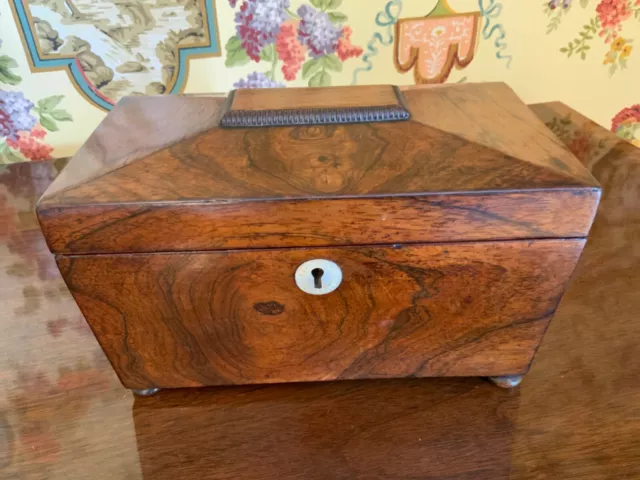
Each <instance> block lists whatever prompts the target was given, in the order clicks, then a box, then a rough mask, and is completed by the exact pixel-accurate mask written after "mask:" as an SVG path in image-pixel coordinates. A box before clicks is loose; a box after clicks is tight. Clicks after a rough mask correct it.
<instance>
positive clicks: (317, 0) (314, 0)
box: [311, 0, 325, 9]
mask: <svg viewBox="0 0 640 480" xmlns="http://www.w3.org/2000/svg"><path fill="white" fill-rule="evenodd" d="M311 5H313V6H314V7H316V8H319V9H323V8H324V5H325V0H311Z"/></svg>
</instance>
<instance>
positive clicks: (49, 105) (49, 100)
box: [38, 95, 64, 112]
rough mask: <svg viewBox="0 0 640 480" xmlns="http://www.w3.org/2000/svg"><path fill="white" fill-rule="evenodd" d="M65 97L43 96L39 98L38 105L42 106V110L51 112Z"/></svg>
mask: <svg viewBox="0 0 640 480" xmlns="http://www.w3.org/2000/svg"><path fill="white" fill-rule="evenodd" d="M63 98H64V95H52V96H50V97H45V98H42V99H40V100H38V107H40V110H41V111H43V112H50V111H51V110H53V109H54V108H56V107H57V106H58V104H59V103H60V102H61V101H62V99H63Z"/></svg>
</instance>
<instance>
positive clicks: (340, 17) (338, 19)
mask: <svg viewBox="0 0 640 480" xmlns="http://www.w3.org/2000/svg"><path fill="white" fill-rule="evenodd" d="M327 15H329V20H331V21H332V22H333V23H342V22H346V21H347V20H349V17H347V16H346V15H345V14H344V13H340V12H329V13H328V14H327Z"/></svg>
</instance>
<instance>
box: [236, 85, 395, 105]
mask: <svg viewBox="0 0 640 480" xmlns="http://www.w3.org/2000/svg"><path fill="white" fill-rule="evenodd" d="M363 105H365V106H379V107H390V106H400V102H399V99H398V97H397V95H396V92H395V90H394V87H393V86H391V85H362V86H357V87H356V86H345V87H332V88H330V89H327V88H306V87H305V88H270V89H242V90H235V95H234V97H233V103H232V104H231V108H230V110H254V111H255V110H286V109H291V108H301V109H302V108H350V107H361V106H363Z"/></svg>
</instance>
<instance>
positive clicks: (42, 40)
mask: <svg viewBox="0 0 640 480" xmlns="http://www.w3.org/2000/svg"><path fill="white" fill-rule="evenodd" d="M9 4H10V6H11V9H12V11H13V14H14V17H15V20H16V24H17V26H18V31H19V33H20V36H21V39H22V43H23V46H24V49H25V52H26V56H27V59H28V61H29V66H30V68H31V71H32V72H47V71H52V70H61V69H62V70H66V71H67V73H68V74H69V78H70V79H71V82H72V83H73V84H74V86H75V87H76V89H77V90H78V91H79V92H80V93H81V94H82V95H83V96H84V97H85V98H87V100H89V101H90V102H92V103H93V104H95V105H97V106H98V107H100V108H103V109H105V110H110V109H111V108H112V107H113V105H114V104H115V103H116V102H117V101H118V100H119V99H120V98H121V97H123V96H125V95H138V94H163V93H178V92H181V91H182V90H183V88H184V85H185V80H186V78H187V73H188V69H189V59H191V58H194V57H200V56H218V55H220V47H219V43H220V42H219V39H218V27H217V24H216V18H215V17H216V15H215V7H214V0H164V1H162V2H157V1H155V0H121V1H118V2H114V1H113V0H9Z"/></svg>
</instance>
